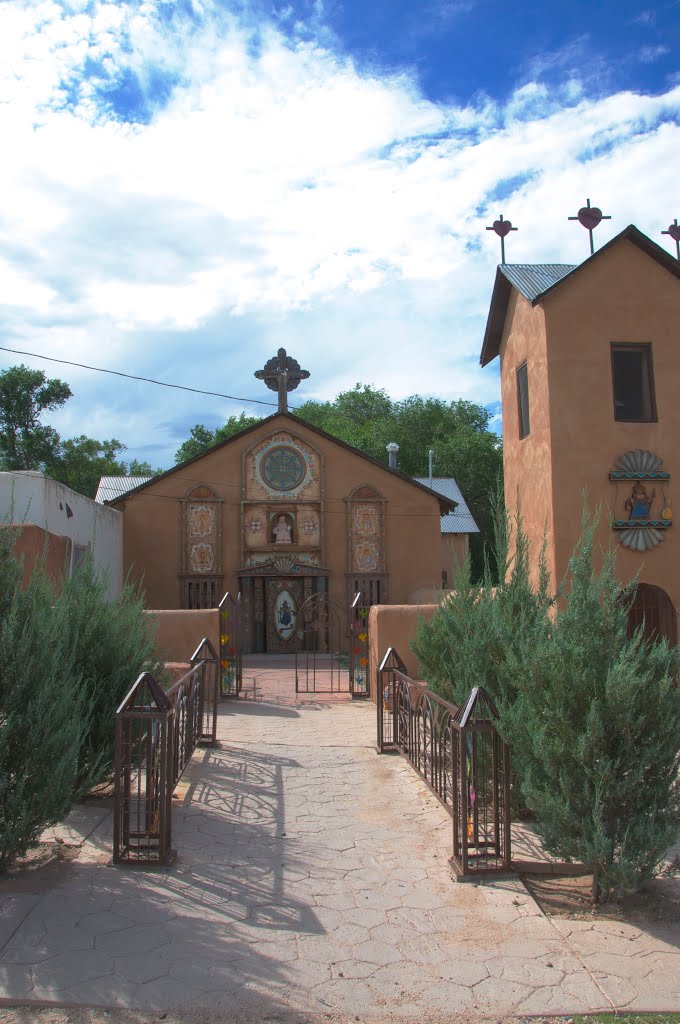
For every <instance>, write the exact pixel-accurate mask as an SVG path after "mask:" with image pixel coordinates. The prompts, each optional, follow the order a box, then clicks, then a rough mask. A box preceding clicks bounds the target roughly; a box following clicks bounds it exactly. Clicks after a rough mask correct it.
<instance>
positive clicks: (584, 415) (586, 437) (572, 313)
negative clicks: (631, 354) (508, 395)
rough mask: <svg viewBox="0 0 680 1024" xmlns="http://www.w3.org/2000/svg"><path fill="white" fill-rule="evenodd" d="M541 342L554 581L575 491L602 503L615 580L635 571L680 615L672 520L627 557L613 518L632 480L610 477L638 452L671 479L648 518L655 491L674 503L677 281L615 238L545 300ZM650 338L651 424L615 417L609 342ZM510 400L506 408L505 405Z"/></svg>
mask: <svg viewBox="0 0 680 1024" xmlns="http://www.w3.org/2000/svg"><path fill="white" fill-rule="evenodd" d="M545 311H546V326H547V330H548V337H549V350H548V372H549V378H550V416H551V419H552V423H553V433H552V439H551V443H552V453H553V470H552V490H553V500H554V508H555V514H554V526H555V535H554V547H555V566H556V574H557V579H558V580H559V579H560V578H561V577H562V576H563V575H564V573H565V572H566V569H567V563H568V559H569V555H570V553H571V550H572V547H573V545H574V543H575V542H576V540H577V538H578V535H579V533H580V524H581V511H582V505H583V492H584V491H587V493H588V497H589V503H590V505H591V507H593V506H595V505H597V504H598V503H601V504H602V518H601V522H600V528H599V533H598V538H597V539H598V541H599V542H600V544H602V545H605V546H606V545H607V544H608V543H609V541H610V540H612V539H613V541H614V544H615V545H616V550H617V566H618V574H619V577H620V579H621V580H622V581H627V580H630V579H631V578H632V577H633V576H635V574H636V573H639V579H640V581H641V582H647V583H653V584H655V585H657V586H660V587H662V588H663V589H664V590H665V591H666V592H667V593H668V595H669V596H670V598H671V600H672V602H673V604H674V605H675V608H676V610H678V609H680V536H678V531H679V530H680V523H679V522H676V523H675V524H674V525H673V526H672V527H671V528H670V529H669V530H667V531H665V533H664V539H663V541H662V543H661V544H660V545H659V546H658V547H656V548H654V549H652V550H650V551H647V552H643V553H640V552H633V551H630V550H629V549H627V548H625V547H623V546H622V545H621V544H619V543H618V542H617V534H616V533H615V532H614V531H612V530H611V528H610V521H611V518H612V514H610V513H613V514H614V515H615V517H616V518H620V519H624V518H627V514H626V512H625V509H624V507H623V506H624V501H625V500H626V498H627V497H629V496H630V491H631V484H630V483H628V484H623V483H612V482H610V480H609V479H608V474H609V472H610V470H612V469H613V468H614V463H615V460H616V459H617V458H618V457H619V456H620V455H623V454H624V453H625V452H628V451H631V450H635V449H637V448H641V449H648V450H650V451H652V452H654V453H655V454H657V455H658V456H660V457H661V458H662V459H663V465H662V467H661V468H662V469H663V470H666V471H668V472H670V473H671V479H670V482H669V483H668V484H666V485H660V484H659V483H656V484H654V483H651V482H650V483H649V484H648V485H646V486H648V490H649V493H651V491H652V490H653V489H654V488H656V494H657V498H656V502H655V504H654V505H653V507H652V518H660V512H661V509H662V507H663V504H664V503H663V493H664V492H665V493H666V497H667V498H668V499H670V500H671V501H672V498H673V496H674V495H675V496H678V495H679V494H680V492H679V491H678V485H679V484H680V450H679V449H678V438H679V437H680V401H679V399H678V396H680V352H679V349H678V329H677V325H678V321H679V320H680V282H679V281H678V280H677V279H676V278H675V277H673V276H672V275H671V274H670V273H669V272H668V271H667V270H665V269H664V268H663V267H661V266H660V265H659V264H658V263H656V261H655V260H653V259H651V258H650V257H649V256H647V255H646V254H645V253H643V252H642V251H641V250H640V249H638V248H637V246H635V245H634V244H633V243H632V242H629V241H628V240H623V241H622V242H620V243H619V244H618V245H616V246H614V247H613V248H612V249H609V250H607V251H605V252H603V253H602V254H601V256H600V257H599V258H598V259H597V260H596V261H594V262H593V263H592V264H591V265H590V266H589V267H588V268H587V269H584V270H583V271H582V272H580V273H579V274H577V275H576V276H575V277H574V279H573V281H571V282H570V283H569V284H568V285H567V284H565V285H564V287H563V288H558V289H557V290H556V291H555V293H554V295H553V296H552V297H549V298H548V299H547V300H546V303H545ZM617 341H618V342H651V344H652V359H653V370H654V384H655V391H656V406H657V414H658V422H656V423H620V422H617V421H616V420H615V419H614V400H613V387H612V370H611V353H610V343H611V342H617ZM510 404H512V403H510Z"/></svg>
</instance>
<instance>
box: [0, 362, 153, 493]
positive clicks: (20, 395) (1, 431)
mask: <svg viewBox="0 0 680 1024" xmlns="http://www.w3.org/2000/svg"><path fill="white" fill-rule="evenodd" d="M71 397H72V392H71V389H70V388H69V386H68V384H66V383H65V382H64V381H63V380H57V379H56V378H55V379H52V380H48V379H47V377H46V376H45V374H44V373H43V371H42V370H31V369H29V367H27V366H23V365H21V366H11V367H10V368H9V369H8V370H2V371H0V470H9V471H11V470H26V469H35V470H42V471H43V472H45V473H47V474H48V475H49V476H51V477H52V478H53V479H54V480H58V481H59V482H60V483H63V484H66V486H67V487H71V488H72V489H73V490H74V491H79V492H80V493H81V494H85V495H87V497H88V498H94V496H95V494H96V493H97V485H98V484H99V480H100V477H102V476H127V475H128V474H131V475H145V476H153V475H154V474H155V473H157V472H160V471H159V470H153V469H152V468H151V466H150V465H149V463H148V462H138V461H136V460H133V461H132V462H131V463H130V464H129V465H128V464H127V463H126V462H123V461H122V460H121V459H120V456H121V455H122V454H123V452H124V451H125V450H126V449H125V445H124V444H123V443H122V441H118V440H117V439H116V438H111V439H110V440H108V441H97V440H95V438H92V437H87V436H86V435H85V434H81V435H80V436H79V437H73V438H67V439H66V440H62V439H61V437H60V436H59V434H58V433H57V431H56V430H55V429H54V428H53V427H49V426H46V425H45V424H44V423H42V422H41V417H42V415H43V413H45V412H47V411H49V410H53V409H58V408H60V407H61V406H62V405H64V403H65V402H67V401H68V399H69V398H71Z"/></svg>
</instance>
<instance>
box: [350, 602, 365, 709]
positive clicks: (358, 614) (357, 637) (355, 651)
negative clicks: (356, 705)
mask: <svg viewBox="0 0 680 1024" xmlns="http://www.w3.org/2000/svg"><path fill="white" fill-rule="evenodd" d="M368 609H369V605H368V604H367V603H366V600H365V598H364V595H363V594H361V593H359V594H355V595H354V600H353V601H352V603H351V605H350V608H349V629H350V648H349V690H350V693H351V694H352V697H353V698H355V699H356V698H359V697H368V696H369V685H368Z"/></svg>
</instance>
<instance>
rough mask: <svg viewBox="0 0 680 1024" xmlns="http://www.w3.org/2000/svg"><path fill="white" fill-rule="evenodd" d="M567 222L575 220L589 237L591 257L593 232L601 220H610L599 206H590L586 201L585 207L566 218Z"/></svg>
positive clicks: (593, 247)
mask: <svg viewBox="0 0 680 1024" xmlns="http://www.w3.org/2000/svg"><path fill="white" fill-rule="evenodd" d="M567 219H568V220H577V221H578V222H579V224H582V225H583V227H584V228H585V229H586V231H587V232H588V234H589V236H590V255H591V256H592V255H593V253H594V252H595V246H594V245H593V231H594V230H595V228H596V227H597V225H598V224H599V223H600V221H601V220H611V217H610V216H609V214H606V215H605V214H604V213H602V210H601V209H600V208H599V206H591V205H590V199H588V200H586V205H585V206H582V207H581V209H580V210H579V211H578V213H577V214H576V216H575V217H568V218H567Z"/></svg>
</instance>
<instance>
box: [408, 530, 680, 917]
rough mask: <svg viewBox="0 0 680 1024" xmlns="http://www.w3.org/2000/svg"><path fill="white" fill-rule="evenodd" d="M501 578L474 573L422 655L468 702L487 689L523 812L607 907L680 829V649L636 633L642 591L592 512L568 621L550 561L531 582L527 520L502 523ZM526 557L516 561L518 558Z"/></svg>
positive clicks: (572, 568)
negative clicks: (599, 537)
mask: <svg viewBox="0 0 680 1024" xmlns="http://www.w3.org/2000/svg"><path fill="white" fill-rule="evenodd" d="M497 522H498V524H499V525H498V529H497V533H496V545H497V551H498V560H499V565H500V566H501V569H502V573H501V582H500V583H499V585H498V588H497V589H496V590H494V589H493V587H492V586H491V579H490V576H489V572H488V569H487V573H486V576H485V580H484V583H483V584H481V585H480V584H474V583H472V582H471V579H470V570H469V565H468V566H464V567H462V568H461V570H460V571H459V573H458V576H457V578H456V579H455V580H454V593H453V594H452V595H450V596H449V597H447V599H446V600H445V601H443V602H442V604H441V607H440V608H439V609H438V611H437V613H436V614H435V616H434V618H433V619H432V621H431V622H430V623H429V624H427V623H421V624H420V626H419V629H418V634H417V637H416V640H415V641H414V643H413V649H414V651H415V652H416V654H417V655H418V658H419V659H420V662H421V667H422V669H423V674H424V676H425V678H426V679H427V680H428V682H429V684H430V686H431V687H432V688H433V689H434V690H435V691H436V692H438V693H440V694H441V695H442V696H444V697H446V698H447V699H449V700H453V701H454V702H456V703H460V702H461V701H462V700H463V699H464V698H465V697H466V696H467V694H468V693H469V691H470V689H471V688H472V686H473V685H479V684H481V685H483V686H484V687H485V688H486V689H487V690H488V691H489V693H490V694H491V696H492V698H493V699H494V701H495V702H496V704H497V707H498V710H499V713H500V729H501V732H502V733H503V734H504V736H505V738H506V739H507V740H508V741H509V742H510V744H511V745H512V748H513V753H512V761H513V778H514V787H515V793H514V794H513V795H514V802H515V803H517V802H518V793H517V788H518V787H519V788H520V789H521V798H522V802H524V803H525V804H526V805H527V806H528V807H529V808H530V809H531V810H532V812H533V813H534V815H535V817H536V827H537V831H538V832H539V834H540V835H541V837H542V839H543V842H544V844H545V847H546V849H547V850H548V851H549V852H550V853H552V854H555V855H556V856H558V857H561V858H563V859H566V860H580V861H583V863H585V864H586V865H588V866H589V867H590V868H591V869H592V871H593V876H594V893H595V896H596V898H607V897H608V896H609V894H610V893H611V892H612V891H613V890H619V889H620V890H631V889H637V888H639V887H640V886H641V885H642V884H643V883H644V882H645V881H646V880H647V879H648V878H650V877H651V876H652V875H653V873H654V871H655V869H656V868H657V866H658V864H659V863H660V861H661V860H662V858H663V856H664V855H665V853H666V851H667V849H668V847H669V846H670V845H671V844H672V843H673V842H674V840H675V839H676V838H677V836H678V833H679V832H680V786H679V783H678V773H679V771H680V754H679V751H680V689H679V688H678V686H677V681H676V680H677V676H678V672H679V671H680V648H678V647H676V648H672V649H671V648H669V647H668V645H667V643H666V642H665V641H659V640H657V641H645V640H644V639H643V636H642V633H641V632H640V633H639V634H638V635H637V636H635V637H633V638H629V637H628V609H629V607H630V600H631V599H632V595H633V593H634V589H635V587H634V585H632V586H631V587H627V588H623V589H622V588H621V585H620V583H619V582H618V580H617V578H616V567H615V559H614V554H613V552H612V551H611V550H607V551H604V552H602V553H601V556H600V553H598V557H601V567H600V568H596V567H595V562H596V556H595V550H594V549H595V541H594V538H595V533H596V529H597V523H598V517H597V515H596V516H594V517H590V516H589V515H588V513H587V511H586V512H584V518H583V530H582V536H581V539H580V541H579V543H578V545H577V546H576V548H575V550H574V553H573V555H572V557H571V560H570V562H569V571H568V574H567V578H566V580H565V582H564V583H563V585H562V587H561V589H560V593H559V598H560V600H559V601H558V604H557V607H556V608H553V611H554V615H553V616H551V615H550V614H549V612H550V607H551V603H552V602H551V599H550V596H549V591H548V578H547V573H546V569H545V560H544V558H543V556H542V555H541V556H539V572H538V576H539V580H538V586H537V587H536V588H535V589H534V588H533V587H532V583H531V573H530V568H531V566H530V552H529V548H528V543H527V539H526V535H525V534H524V531H523V529H522V522H521V517H520V516H519V515H518V516H517V517H515V520H514V522H513V523H512V527H513V532H514V535H515V536H514V545H510V544H509V543H508V540H509V531H508V519H507V516H506V515H505V514H502V515H500V516H499V517H498V519H497ZM513 546H514V554H513V555H512V558H510V557H509V551H510V548H511V547H513Z"/></svg>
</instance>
